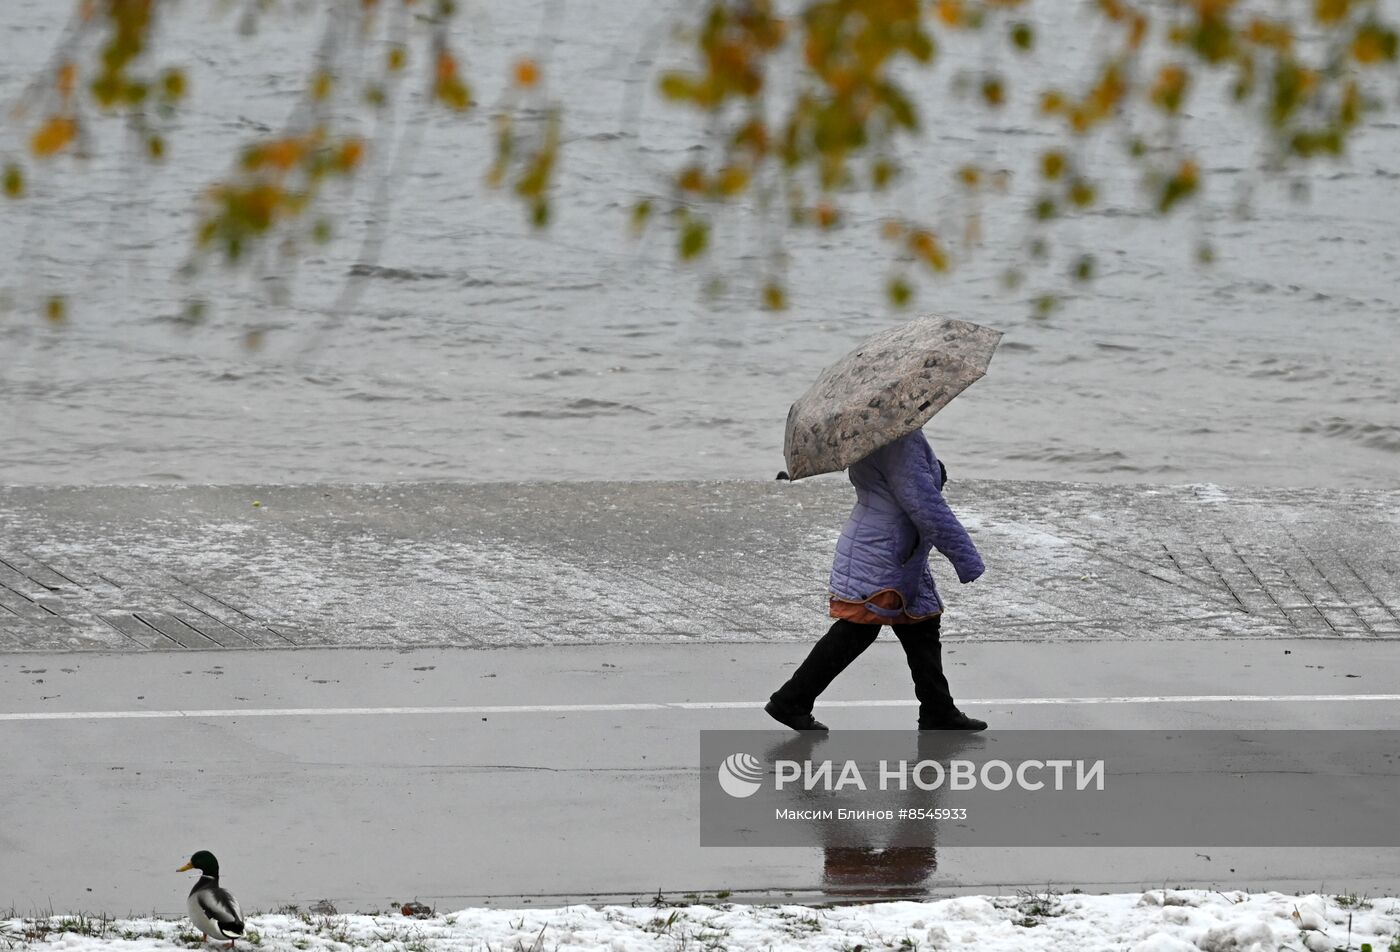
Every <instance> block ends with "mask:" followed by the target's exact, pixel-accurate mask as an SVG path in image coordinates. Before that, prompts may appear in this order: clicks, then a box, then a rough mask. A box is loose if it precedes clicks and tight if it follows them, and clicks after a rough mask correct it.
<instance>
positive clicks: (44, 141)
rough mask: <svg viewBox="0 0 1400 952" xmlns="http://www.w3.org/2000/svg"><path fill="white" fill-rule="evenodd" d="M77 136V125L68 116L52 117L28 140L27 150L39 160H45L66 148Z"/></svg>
mask: <svg viewBox="0 0 1400 952" xmlns="http://www.w3.org/2000/svg"><path fill="white" fill-rule="evenodd" d="M77 134H78V124H77V123H76V122H74V121H73V120H72V119H70V118H69V117H68V116H53V117H51V118H50V119H49V121H48V122H46V123H44V124H43V125H42V126H40V127H39V130H38V131H37V132H35V133H34V136H33V138H31V139H30V140H29V148H30V151H32V152H33V153H34V154H35V155H37V156H39V157H40V158H47V157H48V156H51V155H54V154H56V153H58V152H62V151H63V150H64V149H65V148H67V146H68V143H70V142H72V141H73V137H74V136H76V135H77Z"/></svg>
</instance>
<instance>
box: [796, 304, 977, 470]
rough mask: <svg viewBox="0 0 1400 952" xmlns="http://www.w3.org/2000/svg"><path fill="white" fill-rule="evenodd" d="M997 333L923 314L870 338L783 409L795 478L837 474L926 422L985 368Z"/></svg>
mask: <svg viewBox="0 0 1400 952" xmlns="http://www.w3.org/2000/svg"><path fill="white" fill-rule="evenodd" d="M1000 340H1001V331H994V330H992V329H991V328H989V327H982V326H980V325H977V324H973V323H971V322H969V321H957V320H952V319H947V318H933V317H922V318H918V319H916V320H913V321H910V322H909V323H907V324H901V325H900V326H899V327H894V328H891V329H889V330H886V331H881V332H880V333H878V334H875V335H872V336H871V337H867V338H866V339H865V340H864V341H863V342H862V343H861V345H860V346H859V347H857V348H856V349H855V350H853V351H851V352H850V353H849V354H847V355H846V356H845V357H843V358H842V359H841V360H839V361H837V362H836V363H834V364H832V365H831V366H830V367H828V368H827V369H826V370H824V371H822V374H821V376H819V377H818V378H817V380H816V383H814V384H812V386H811V389H809V390H808V391H807V392H806V393H805V394H803V395H802V397H801V399H799V400H798V401H797V402H796V403H794V404H793V405H792V409H791V410H789V411H788V419H787V432H786V433H785V434H784V438H783V456H784V457H785V458H786V459H787V471H788V475H789V476H790V477H791V478H792V479H801V478H802V477H804V476H815V475H817V474H818V473H834V472H836V471H838V470H842V469H845V468H846V467H847V466H850V465H851V464H852V463H854V462H855V461H856V460H858V459H861V458H862V457H864V456H867V455H868V454H870V453H871V452H873V451H875V450H877V449H879V448H880V447H882V446H884V445H885V444H886V443H892V442H894V441H895V440H897V439H899V438H900V437H901V436H904V435H905V434H906V433H912V432H913V431H914V430H916V429H918V428H919V427H921V426H923V425H924V424H925V423H927V422H928V420H929V418H930V417H932V416H933V415H934V414H935V413H937V412H938V411H939V410H942V409H943V408H944V407H946V406H947V405H948V404H949V402H951V401H952V399H953V398H954V397H956V396H957V395H958V394H960V393H962V392H963V391H964V390H966V389H967V388H968V387H969V386H971V384H972V383H973V381H975V380H978V379H979V378H981V376H982V375H983V374H984V373H986V372H987V365H988V364H989V363H991V360H992V352H993V351H995V350H996V348H997V343H998V342H999V341H1000Z"/></svg>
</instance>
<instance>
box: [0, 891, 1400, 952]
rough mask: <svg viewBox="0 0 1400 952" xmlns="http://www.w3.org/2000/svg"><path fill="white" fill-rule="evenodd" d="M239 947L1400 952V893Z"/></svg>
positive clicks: (3, 935)
mask: <svg viewBox="0 0 1400 952" xmlns="http://www.w3.org/2000/svg"><path fill="white" fill-rule="evenodd" d="M248 930H249V931H248V938H247V939H246V940H245V941H242V942H240V943H239V946H240V947H242V948H245V949H278V950H283V949H297V950H302V952H347V950H351V949H375V950H382V952H467V950H470V952H476V950H481V952H556V950H570V949H590V950H592V949H607V950H610V952H643V950H666V952H675V950H689V949H696V950H720V949H755V950H758V949H762V950H782V949H801V950H810V952H817V950H821V952H825V950H839V952H857V950H862V952H866V950H868V952H876V950H880V949H908V950H917V949H930V950H933V949H955V948H967V949H974V948H975V949H978V950H991V952H1001V950H1005V952H1035V950H1056V952H1059V950H1065V952H1068V950H1075V952H1091V950H1097V949H1115V950H1119V949H1121V950H1131V952H1192V950H1200V952H1275V950H1286V949H1289V950H1298V952H1339V950H1354V952H1400V899H1395V898H1377V899H1367V898H1357V897H1327V896H1319V895H1310V896H1286V895H1283V894H1281V893H1257V894H1250V893H1244V892H1228V893H1222V892H1207V891H1203V890H1182V891H1172V890H1166V891H1163V890H1153V891H1150V892H1147V893H1126V894H1120V895H1109V896H1088V895H1079V894H1065V895H1059V894H1054V893H1045V894H1041V895H1021V896H1008V897H983V896H962V897H958V898H955V899H943V900H938V901H931V902H889V903H878V904H871V905H857V906H841V907H835V908H812V907H807V906H747V905H731V904H718V905H684V906H642V907H627V906H604V907H601V908H599V907H593V906H568V907H565V908H560V909H479V908H474V909H466V910H463V911H460V912H455V913H451V914H447V915H439V916H435V917H429V918H423V919H415V918H408V917H405V916H403V915H399V914H393V915H344V916H342V915H331V916H326V915H315V914H310V913H299V914H285V913H279V914H273V915H259V916H253V917H251V918H250V919H249V920H248ZM199 938H200V937H199V936H198V934H196V933H194V932H192V931H191V929H190V926H189V923H188V921H186V920H165V919H123V920H92V919H82V918H71V917H53V918H49V919H42V918H41V919H19V918H16V919H9V920H0V948H4V947H6V946H8V947H10V948H13V949H48V948H54V949H64V950H73V952H97V950H103V952H107V950H121V952H144V950H157V949H169V948H184V947H188V946H192V945H198V944H199Z"/></svg>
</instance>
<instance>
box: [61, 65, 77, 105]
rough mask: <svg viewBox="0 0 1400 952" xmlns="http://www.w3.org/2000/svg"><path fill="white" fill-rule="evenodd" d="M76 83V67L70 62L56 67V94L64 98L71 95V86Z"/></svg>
mask: <svg viewBox="0 0 1400 952" xmlns="http://www.w3.org/2000/svg"><path fill="white" fill-rule="evenodd" d="M77 84H78V67H76V66H74V65H73V64H72V63H64V64H63V65H62V66H60V67H59V68H58V94H59V95H60V96H62V97H63V98H64V99H67V98H68V97H69V96H72V95H73V88H74V87H75V86H76V85H77Z"/></svg>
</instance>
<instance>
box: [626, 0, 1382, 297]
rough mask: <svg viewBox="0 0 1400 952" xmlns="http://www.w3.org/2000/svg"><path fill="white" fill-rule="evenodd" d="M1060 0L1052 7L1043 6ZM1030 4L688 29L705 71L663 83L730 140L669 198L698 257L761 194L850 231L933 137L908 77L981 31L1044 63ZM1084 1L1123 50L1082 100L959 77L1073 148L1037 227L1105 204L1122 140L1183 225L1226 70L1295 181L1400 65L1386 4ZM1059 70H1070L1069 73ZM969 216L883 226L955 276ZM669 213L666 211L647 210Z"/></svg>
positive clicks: (1043, 194) (1071, 8) (897, 281)
mask: <svg viewBox="0 0 1400 952" xmlns="http://www.w3.org/2000/svg"><path fill="white" fill-rule="evenodd" d="M1050 2H1054V0H1042V7H1041V9H1042V10H1043V9H1044V4H1045V3H1050ZM1031 6H1032V4H1031V3H1030V2H1027V0H933V2H928V0H923V2H920V0H804V2H802V3H801V4H800V5H799V6H798V7H797V8H796V9H795V12H793V13H792V14H791V15H783V14H780V13H779V12H778V9H779V8H778V7H777V5H775V4H774V3H772V2H771V0H709V2H707V3H706V4H704V6H703V9H702V13H701V14H700V15H699V18H698V25H697V26H695V27H694V28H692V29H690V30H688V31H687V32H686V33H685V36H684V45H685V47H686V48H687V50H688V55H689V58H690V59H691V60H692V61H693V65H692V66H691V67H690V68H688V69H676V70H671V71H667V72H665V73H663V74H662V75H661V76H660V77H659V80H658V90H659V92H660V94H661V95H662V96H663V97H665V98H667V99H669V100H671V101H673V102H674V103H676V104H677V105H679V106H681V107H683V108H688V109H691V110H694V111H695V112H697V113H698V114H700V116H701V117H702V119H703V123H704V128H705V129H706V130H710V132H709V134H710V135H711V136H712V137H713V138H715V139H716V140H717V145H718V148H716V149H714V150H713V155H714V157H713V158H712V159H710V160H708V161H707V162H704V163H692V164H687V165H686V166H684V167H683V168H680V169H677V170H676V171H675V173H674V178H673V182H672V195H671V197H670V201H671V203H672V204H673V206H674V207H676V208H683V209H685V214H684V215H683V216H681V217H680V218H678V219H676V220H677V221H678V228H677V240H678V243H679V244H678V247H679V253H680V256H681V257H682V258H692V257H698V256H701V255H703V254H704V253H705V252H706V250H707V245H706V244H705V243H704V242H701V241H698V240H697V239H696V238H695V235H697V234H702V233H704V231H705V229H706V228H707V227H708V226H709V223H710V218H711V217H712V216H713V215H715V214H718V213H719V212H720V209H721V208H722V207H723V206H725V205H727V204H732V203H734V202H735V201H736V200H738V199H743V198H754V199H756V204H757V206H758V207H759V208H760V209H762V208H772V207H773V206H774V205H777V206H779V207H778V209H777V210H776V211H775V212H774V214H775V215H777V216H779V217H781V218H782V219H785V220H786V221H787V222H788V223H790V224H791V225H792V226H794V227H814V228H819V229H830V228H833V227H836V226H837V225H838V224H839V223H840V222H842V221H843V220H844V218H845V216H844V215H843V213H842V205H843V202H845V201H848V200H849V198H850V196H851V195H852V194H853V193H854V192H859V191H866V190H874V191H879V190H882V189H885V188H887V187H888V186H889V185H890V183H891V182H893V181H895V180H896V179H897V178H898V177H899V176H900V175H901V174H902V173H903V172H904V171H905V169H904V166H903V165H902V164H901V162H900V160H899V159H898V157H897V156H898V155H899V154H900V146H901V145H902V144H912V143H914V142H916V141H917V138H918V136H919V134H920V131H921V129H923V128H924V126H925V125H926V123H927V120H928V117H927V116H925V115H924V114H923V113H922V112H921V110H920V108H919V106H918V104H917V103H918V101H919V98H918V97H916V96H915V95H914V91H913V90H912V89H911V88H910V85H909V84H910V83H911V82H912V81H914V80H915V79H917V78H918V77H919V76H920V74H921V73H923V72H927V71H931V70H932V69H933V67H934V66H935V64H936V63H937V61H938V59H939V51H940V49H941V48H943V47H944V46H946V45H947V44H950V43H955V42H959V41H961V40H962V39H964V38H967V39H974V38H975V41H976V42H979V43H981V44H982V46H983V49H984V50H985V49H986V48H987V47H988V44H989V43H991V44H995V43H1004V44H1005V48H1006V49H1007V50H1008V51H1009V52H1010V54H1011V55H1012V56H1024V55H1027V54H1028V53H1029V52H1030V51H1032V50H1034V49H1035V48H1036V41H1037V37H1036V33H1035V28H1034V26H1033V25H1032V23H1031V22H1030V21H1029V19H1028V17H1027V13H1028V12H1029V10H1030V8H1031ZM1084 6H1085V7H1087V9H1088V11H1089V13H1090V16H1091V17H1092V19H1094V20H1095V21H1096V23H1095V24H1092V25H1091V26H1092V27H1093V28H1095V29H1098V30H1100V31H1101V32H1102V35H1104V36H1106V37H1108V42H1106V43H1103V44H1102V45H1101V46H1099V47H1097V48H1096V53H1095V55H1096V57H1097V63H1096V64H1095V65H1094V68H1093V70H1092V74H1091V78H1090V80H1089V81H1088V82H1087V83H1086V84H1084V85H1082V86H1080V87H1079V88H1073V87H1068V86H1064V85H1047V86H1045V87H1044V88H1037V89H1031V90H1025V91H1018V90H1012V89H1010V88H1009V85H1008V80H1007V78H1006V76H1004V75H1003V74H1002V73H1001V72H1000V71H999V70H998V69H997V59H996V57H994V56H992V57H985V56H984V57H983V60H984V62H985V66H984V67H983V68H982V69H981V70H980V71H978V72H976V74H975V75H971V76H967V75H962V76H958V77H955V83H954V90H955V92H956V91H957V90H959V89H963V90H972V91H973V93H974V97H975V99H976V100H977V101H980V103H981V105H982V107H983V108H984V109H986V110H987V111H988V112H990V113H995V112H997V111H1000V110H1003V109H1005V108H1007V106H1008V103H1009V102H1010V101H1011V99H1012V97H1013V93H1017V92H1022V93H1023V95H1024V96H1025V98H1026V99H1027V100H1028V101H1031V102H1033V103H1035V111H1036V114H1037V115H1036V118H1037V120H1038V121H1040V122H1043V123H1045V124H1047V125H1048V127H1049V128H1050V130H1051V131H1052V132H1055V133H1056V134H1058V136H1059V137H1060V138H1061V140H1062V141H1061V144H1059V145H1057V146H1055V147H1053V148H1050V149H1046V150H1045V151H1044V152H1043V153H1042V154H1041V155H1040V156H1039V171H1040V178H1041V184H1042V188H1040V189H1038V190H1037V191H1036V193H1035V195H1034V197H1033V198H1032V199H1031V206H1030V208H1029V209H1028V214H1029V217H1030V219H1031V220H1032V221H1033V222H1035V223H1037V225H1038V226H1039V227H1043V226H1044V225H1045V224H1048V223H1051V222H1053V221H1055V220H1057V219H1059V218H1061V217H1063V216H1066V215H1069V214H1073V213H1075V212H1078V211H1083V210H1086V209H1090V208H1093V207H1094V206H1095V205H1096V203H1097V202H1098V200H1099V189H1100V185H1099V182H1100V180H1101V179H1102V178H1103V177H1104V175H1105V173H1106V172H1107V171H1109V170H1108V169H1105V168H1102V167H1100V166H1096V165H1093V164H1091V162H1090V160H1089V159H1088V158H1087V156H1089V155H1091V154H1095V153H1094V150H1093V149H1092V148H1091V147H1090V146H1091V143H1092V141H1093V140H1094V139H1095V137H1096V136H1098V135H1100V134H1101V133H1103V132H1105V131H1106V130H1115V131H1116V132H1117V133H1118V134H1119V137H1120V138H1122V139H1124V140H1125V141H1127V142H1128V147H1127V148H1126V149H1124V150H1121V151H1119V150H1115V151H1114V152H1112V153H1111V155H1114V156H1123V157H1125V158H1126V160H1127V161H1128V162H1130V163H1133V164H1134V165H1136V166H1137V167H1138V169H1139V173H1140V180H1141V183H1142V185H1143V187H1144V189H1145V190H1146V193H1147V196H1148V207H1149V208H1150V209H1151V210H1152V211H1154V212H1155V213H1157V214H1162V215H1165V214H1168V213H1171V212H1173V211H1175V210H1176V209H1178V208H1179V207H1180V206H1182V205H1183V204H1185V203H1187V202H1188V201H1189V200H1190V199H1192V198H1193V197H1195V196H1196V195H1198V194H1199V193H1200V191H1201V189H1202V188H1203V185H1204V181H1203V178H1204V173H1203V172H1202V166H1201V163H1200V160H1199V159H1198V158H1197V157H1196V156H1195V155H1193V154H1191V153H1190V151H1189V149H1188V148H1187V146H1186V145H1185V144H1184V141H1183V138H1182V136H1181V135H1180V130H1181V125H1180V123H1179V122H1178V121H1176V120H1178V119H1179V117H1181V116H1182V115H1183V114H1184V111H1185V110H1186V109H1187V107H1188V106H1189V104H1190V102H1191V98H1192V96H1193V94H1194V93H1195V91H1196V89H1197V88H1198V87H1199V86H1201V85H1202V84H1203V83H1204V82H1205V81H1206V79H1207V77H1209V76H1223V77H1224V78H1225V80H1226V81H1227V83H1228V85H1227V89H1228V98H1229V99H1230V100H1231V102H1232V103H1233V105H1234V106H1235V107H1236V108H1238V109H1239V110H1240V111H1241V113H1242V114H1243V115H1244V117H1246V118H1248V117H1249V116H1250V115H1252V116H1254V117H1257V118H1258V119H1261V120H1262V121H1261V122H1259V123H1258V126H1257V127H1258V128H1259V129H1260V130H1261V134H1260V139H1261V142H1262V144H1264V145H1265V146H1266V147H1267V149H1268V151H1269V155H1270V160H1269V168H1270V170H1271V171H1274V172H1280V171H1282V170H1284V169H1286V168H1288V167H1289V166H1290V165H1293V164H1297V163H1300V162H1306V161H1307V160H1310V159H1314V158H1318V157H1324V156H1339V155H1341V154H1342V153H1343V151H1344V149H1345V146H1346V143H1347V140H1348V137H1349V136H1350V135H1351V134H1352V132H1353V131H1354V130H1355V129H1356V127H1357V125H1358V122H1359V120H1360V118H1361V116H1362V115H1363V113H1364V112H1365V111H1367V110H1368V109H1374V108H1379V106H1378V104H1377V99H1376V97H1374V96H1368V95H1366V93H1365V91H1364V90H1365V88H1366V87H1365V85H1364V84H1365V82H1366V81H1367V78H1368V76H1369V75H1371V74H1374V73H1375V71H1376V70H1377V68H1378V67H1392V68H1393V66H1394V64H1395V62H1396V56H1397V49H1396V46H1397V42H1396V37H1397V32H1396V27H1395V24H1394V23H1393V22H1392V20H1391V19H1390V18H1388V17H1387V16H1386V13H1385V11H1384V10H1383V9H1382V7H1381V4H1380V3H1378V2H1376V0H1308V2H1306V3H1302V4H1292V5H1286V4H1280V3H1263V2H1256V3H1245V2H1237V0H1092V2H1090V3H1088V4H1086V5H1084ZM783 9H784V10H787V9H788V7H787V6H784V7H783ZM1056 12H1057V13H1058V12H1059V8H1056ZM1083 14H1084V9H1083V8H1081V6H1080V5H1079V4H1074V5H1070V4H1064V5H1063V15H1064V16H1067V17H1068V16H1082V15H1083ZM1088 28H1090V27H1086V29H1088ZM1305 37H1306V42H1304V38H1305ZM794 57H795V58H796V60H795V61H794ZM1041 73H1042V74H1043V75H1045V76H1050V77H1056V74H1057V71H1056V70H1053V69H1045V70H1043V71H1041ZM794 74H795V75H794ZM1390 75H1393V69H1392V71H1391V74H1390ZM1154 115H1155V116H1157V117H1160V119H1161V120H1162V121H1161V122H1159V123H1158V124H1157V126H1158V128H1159V129H1160V131H1159V132H1158V133H1157V134H1156V135H1155V137H1154V138H1153V139H1151V140H1148V139H1146V138H1144V137H1143V134H1141V133H1138V132H1135V131H1134V129H1135V127H1136V126H1137V125H1139V124H1141V123H1142V122H1144V121H1145V120H1148V119H1150V118H1151V117H1152V116H1154ZM905 151H906V154H907V153H909V152H911V151H912V150H908V149H906V150H905ZM918 154H919V160H920V162H921V163H926V162H928V161H937V160H938V159H939V158H943V159H944V160H945V161H947V162H948V163H949V165H950V169H951V171H952V172H953V174H954V176H955V180H956V181H957V182H958V183H959V185H960V186H961V188H962V189H964V190H965V192H966V193H967V194H968V195H969V196H970V197H973V198H976V197H979V196H982V195H985V194H987V193H988V192H1000V193H1004V192H1006V191H1007V188H1006V186H1007V183H1006V178H1005V177H1006V175H1007V174H1008V173H1007V172H1006V171H1005V170H1002V169H984V168H980V167H978V166H977V165H972V164H955V163H956V158H955V157H953V156H943V157H939V156H929V155H928V154H927V152H926V151H925V152H922V153H918ZM1097 154H1098V155H1100V156H1102V155H1103V153H1102V151H1100V152H1099V153H1097ZM1098 161H1099V162H1100V163H1102V162H1103V161H1104V160H1103V159H1102V158H1100V159H1099V160H1098ZM970 207H971V208H972V211H971V212H969V213H968V215H967V216H966V218H965V220H964V222H963V224H962V227H961V228H960V229H958V230H959V231H960V234H953V235H944V234H940V233H939V231H938V230H937V229H935V228H934V227H933V226H931V225H920V224H918V223H916V222H913V221H908V220H887V221H885V222H884V223H883V225H882V226H881V227H882V234H883V235H884V237H885V238H887V239H889V240H890V241H891V242H892V243H893V245H894V248H895V249H896V252H895V253H896V259H897V265H898V264H907V265H913V266H915V267H918V268H921V269H923V270H925V271H927V272H930V273H933V274H943V273H946V272H947V271H949V270H950V268H952V267H953V266H954V264H955V262H956V258H957V254H956V253H955V249H956V250H961V251H970V250H971V249H972V248H973V247H975V246H976V245H977V244H978V243H979V242H980V240H981V227H980V218H979V216H978V212H977V210H976V209H977V206H976V205H975V203H974V204H972V205H970ZM654 208H655V202H654V201H653V200H648V202H647V213H648V216H647V217H648V218H651V217H655V216H653V215H652V214H651V212H652V211H653V210H654ZM661 220H665V216H661ZM1048 249H1049V245H1048V241H1047V239H1046V238H1044V237H1043V236H1040V235H1038V236H1037V237H1036V238H1034V239H1032V243H1031V245H1030V251H1031V254H1030V257H1031V259H1032V260H1033V261H1037V260H1038V261H1044V260H1048V259H1049V257H1050V255H1049V250H1048ZM1212 257H1213V253H1211V252H1210V251H1209V249H1208V248H1206V247H1205V246H1204V245H1203V246H1202V250H1200V251H1198V254H1197V260H1199V261H1200V262H1202V263H1208V262H1209V261H1210V260H1212ZM774 258H775V260H779V261H780V260H781V255H775V256H774ZM1094 271H1095V269H1094V265H1093V259H1092V257H1089V256H1080V257H1078V258H1076V259H1075V260H1074V261H1073V263H1072V276H1073V277H1074V278H1075V279H1076V280H1081V281H1082V280H1088V279H1090V278H1092V276H1093V274H1094ZM1007 284H1008V286H1012V287H1014V286H1019V284H1020V275H1019V274H1013V275H1009V276H1008V280H1007ZM775 287H780V276H778V275H773V276H770V278H769V279H768V281H767V283H766V285H765V289H764V292H763V294H764V300H765V303H770V304H771V302H772V301H774V300H776V299H780V298H781V297H782V295H781V294H776V293H774V288H775ZM886 292H887V296H888V298H889V301H890V302H891V303H892V304H894V305H895V306H898V307H903V306H906V305H908V304H909V303H910V302H911V301H912V300H913V299H914V285H913V283H912V281H911V280H910V279H909V277H908V276H907V275H905V274H903V273H902V269H900V270H897V273H896V275H895V276H894V277H893V278H891V280H890V281H889V283H888V284H887V288H886ZM1034 306H1035V309H1036V311H1037V313H1042V314H1043V313H1048V311H1049V310H1051V309H1052V307H1053V300H1051V299H1049V298H1045V297H1042V298H1039V299H1037V300H1036V301H1035V304H1034Z"/></svg>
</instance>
